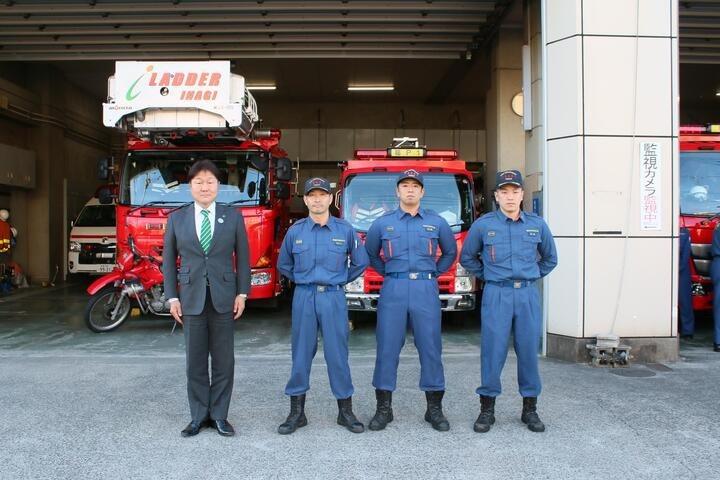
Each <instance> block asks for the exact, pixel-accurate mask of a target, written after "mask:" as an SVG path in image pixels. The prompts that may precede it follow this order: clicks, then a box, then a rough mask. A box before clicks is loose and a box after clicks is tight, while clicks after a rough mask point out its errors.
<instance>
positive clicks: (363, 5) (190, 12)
mask: <svg viewBox="0 0 720 480" xmlns="http://www.w3.org/2000/svg"><path fill="white" fill-rule="evenodd" d="M511 3H513V2H512V1H496V0H472V1H449V0H425V1H407V0H406V1H398V0H367V1H355V0H353V1H347V0H346V1H337V0H335V1H331V0H327V1H302V2H299V1H280V0H264V1H248V0H220V1H197V0H166V1H137V0H136V1H124V0H109V1H103V0H99V1H52V0H45V1H33V0H27V1H5V2H2V3H1V4H0V46H1V47H2V48H0V60H17V61H49V60H137V59H143V58H152V59H154V60H177V59H182V60H207V59H233V58H414V59H415V58H426V59H427V58H432V59H437V58H441V59H457V58H465V57H469V56H471V55H472V53H473V51H474V50H476V49H477V48H478V47H479V46H480V44H481V43H482V42H483V40H484V39H485V38H487V37H488V36H489V35H491V34H492V31H493V29H494V27H495V26H496V24H497V23H498V20H499V19H501V17H502V14H503V11H504V10H505V8H506V5H508V4H511Z"/></svg>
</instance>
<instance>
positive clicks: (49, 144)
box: [0, 64, 109, 283]
mask: <svg viewBox="0 0 720 480" xmlns="http://www.w3.org/2000/svg"><path fill="white" fill-rule="evenodd" d="M0 94H1V95H4V96H6V97H8V101H9V103H10V104H11V105H12V106H14V107H18V108H19V109H21V110H19V112H20V113H11V112H3V111H0V142H1V143H5V144H8V145H12V146H16V147H20V148H25V149H29V150H33V151H34V152H35V154H36V166H35V169H36V186H35V188H33V189H20V188H7V189H6V190H7V191H9V192H10V196H11V209H12V212H11V213H12V223H13V224H14V225H15V226H17V228H18V230H19V238H18V246H17V248H16V249H15V250H14V251H13V259H14V260H15V261H17V262H18V263H20V264H21V266H22V267H23V268H24V269H25V271H26V272H27V273H28V275H29V277H30V279H31V282H33V283H38V282H41V281H46V280H49V279H52V277H53V275H54V274H55V271H56V268H57V269H58V272H59V273H58V277H57V280H58V281H60V280H62V278H63V272H64V269H65V263H66V252H65V250H66V248H67V243H66V240H67V239H66V235H67V225H66V224H65V223H64V218H66V216H67V215H72V214H73V213H77V211H74V210H76V205H75V204H77V203H79V202H81V201H84V200H83V199H87V198H89V197H90V196H91V195H92V193H93V192H94V190H95V188H96V186H97V184H98V180H96V178H95V175H96V161H97V160H98V159H99V158H102V157H104V156H107V155H108V151H109V147H108V146H107V145H108V144H109V131H107V130H106V129H105V128H104V127H103V126H102V121H101V116H100V114H101V110H100V102H101V100H100V99H94V98H93V97H92V96H91V95H89V94H88V93H87V92H85V91H83V90H82V89H81V88H80V87H78V86H76V85H73V84H71V83H69V82H68V81H66V80H65V79H64V77H63V76H62V74H61V73H60V72H58V71H57V70H56V69H54V68H53V67H51V66H49V65H34V64H28V65H17V64H2V65H1V66H0ZM66 179H67V183H68V193H69V196H70V209H69V210H70V211H69V212H67V213H66V211H65V205H66V203H67V202H66V199H65V190H64V187H63V184H64V181H65V180H66ZM68 220H71V218H68Z"/></svg>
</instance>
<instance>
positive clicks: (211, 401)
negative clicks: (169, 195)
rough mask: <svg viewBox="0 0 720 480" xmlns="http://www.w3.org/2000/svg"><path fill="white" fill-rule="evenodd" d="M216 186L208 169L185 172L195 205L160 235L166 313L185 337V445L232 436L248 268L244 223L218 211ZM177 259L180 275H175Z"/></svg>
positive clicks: (206, 163)
mask: <svg viewBox="0 0 720 480" xmlns="http://www.w3.org/2000/svg"><path fill="white" fill-rule="evenodd" d="M218 178H220V172H219V170H218V168H217V167H216V166H215V164H214V163H213V162H211V161H210V160H199V161H197V162H195V163H194V164H193V165H192V167H190V171H189V172H188V182H189V184H190V192H191V194H192V197H193V199H194V200H195V201H194V203H193V204H192V205H188V206H187V207H183V208H181V209H179V210H177V211H175V212H173V213H172V214H171V215H170V216H169V217H168V222H167V227H166V231H165V245H164V247H163V275H164V277H165V295H166V298H169V299H170V313H171V314H172V316H173V317H174V318H175V320H176V321H177V322H178V323H180V324H182V325H183V331H184V334H185V360H186V364H187V392H188V401H189V403H190V413H191V415H192V420H191V422H190V423H189V424H188V426H187V427H185V429H183V430H182V432H181V434H182V436H184V437H191V436H193V435H197V434H198V433H199V432H200V430H201V429H202V428H203V427H213V428H215V429H216V430H217V431H218V433H219V434H220V435H224V436H232V435H234V434H235V430H234V429H233V427H232V425H231V424H230V422H228V421H227V414H228V409H229V407H230V397H231V395H232V388H233V377H234V371H235V353H234V346H235V344H234V340H233V333H234V327H235V323H234V320H237V319H238V318H240V315H242V313H243V310H244V309H245V299H246V298H247V294H248V292H249V291H250V266H249V263H248V254H249V252H248V242H247V234H246V232H245V222H244V221H243V217H242V215H241V214H240V213H238V211H237V210H235V208H233V207H230V206H225V205H218V204H216V203H215V198H216V197H217V193H218V185H219V181H218ZM233 253H234V254H235V265H233V264H232V259H233V258H232V256H233ZM178 256H179V257H180V267H179V268H176V267H177V258H178ZM233 270H234V271H233ZM208 354H210V356H211V358H212V383H211V379H210V377H209V375H208Z"/></svg>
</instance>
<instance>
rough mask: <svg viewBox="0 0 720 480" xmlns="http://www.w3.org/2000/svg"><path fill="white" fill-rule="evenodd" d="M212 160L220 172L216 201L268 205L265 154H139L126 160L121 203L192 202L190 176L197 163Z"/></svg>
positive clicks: (187, 152) (136, 153)
mask: <svg viewBox="0 0 720 480" xmlns="http://www.w3.org/2000/svg"><path fill="white" fill-rule="evenodd" d="M201 159H207V160H211V161H212V162H213V163H215V165H216V166H217V167H218V169H219V170H220V177H221V178H219V179H218V180H219V181H220V185H219V188H218V196H217V199H216V201H217V202H219V203H232V202H235V203H237V204H239V205H243V206H246V205H249V206H252V205H262V204H264V203H266V202H267V199H268V189H267V166H268V161H267V155H266V153H265V152H261V151H237V150H235V151H150V150H148V151H137V152H130V153H128V155H127V157H126V159H125V165H124V169H123V175H122V180H121V188H120V203H122V204H125V205H133V206H138V205H145V204H152V203H153V202H155V203H157V204H165V205H167V204H178V205H181V204H184V203H188V202H192V201H193V198H192V195H191V194H190V185H189V184H188V183H187V173H188V170H189V169H190V166H191V165H192V164H193V163H194V162H195V161H197V160H201Z"/></svg>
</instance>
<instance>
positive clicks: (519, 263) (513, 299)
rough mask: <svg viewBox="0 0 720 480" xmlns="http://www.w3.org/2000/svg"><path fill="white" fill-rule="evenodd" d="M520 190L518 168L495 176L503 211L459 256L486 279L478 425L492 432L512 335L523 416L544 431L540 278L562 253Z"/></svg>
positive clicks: (480, 227)
mask: <svg viewBox="0 0 720 480" xmlns="http://www.w3.org/2000/svg"><path fill="white" fill-rule="evenodd" d="M522 185H523V183H522V176H521V175H520V172H518V171H517V170H506V171H504V172H499V173H498V174H497V176H496V182H495V201H496V202H497V204H498V206H499V210H497V211H495V212H491V213H487V214H485V215H483V216H482V217H480V218H478V219H477V220H476V221H475V222H474V223H473V225H472V227H471V228H470V232H469V233H468V236H467V238H466V239H465V243H464V244H463V248H462V253H461V255H460V263H461V264H462V266H463V267H465V268H466V269H467V270H469V271H470V272H472V273H473V274H474V275H475V276H476V277H477V278H479V279H480V280H484V281H485V287H484V290H483V296H482V306H481V318H482V325H481V327H480V335H481V338H480V363H481V376H482V385H481V386H480V388H478V389H477V393H478V395H480V415H479V416H478V418H477V420H476V421H475V424H474V426H473V428H474V430H475V431H476V432H479V433H483V432H487V431H489V430H490V427H491V426H492V424H493V423H495V397H497V396H498V395H500V392H501V385H500V374H501V373H502V369H503V366H504V365H505V359H506V358H507V352H508V344H509V341H510V332H511V331H512V333H513V337H514V347H515V353H516V354H517V362H518V365H517V370H518V386H519V389H520V395H522V397H523V409H522V415H521V419H522V421H523V423H525V424H527V426H528V428H529V429H530V430H532V431H533V432H543V431H545V425H544V424H543V423H542V421H540V417H539V416H538V414H537V397H538V395H540V389H541V385H540V374H539V371H538V359H537V355H538V347H539V346H540V340H541V335H542V314H541V311H540V296H539V293H538V289H537V288H536V286H535V281H536V280H538V279H539V278H542V277H544V276H545V275H547V274H548V273H550V272H551V271H552V269H553V268H555V266H556V265H557V252H556V250H555V242H554V240H553V237H552V234H551V233H550V229H549V228H548V226H547V224H546V223H545V222H544V221H543V219H542V218H540V217H538V216H537V215H534V214H532V213H527V212H523V211H522V210H521V206H520V205H521V202H522V199H523V188H522Z"/></svg>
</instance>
